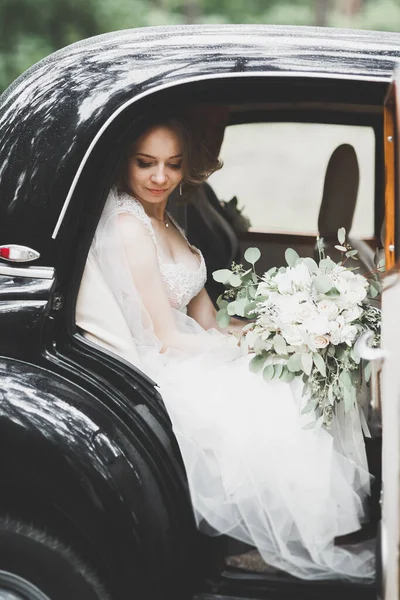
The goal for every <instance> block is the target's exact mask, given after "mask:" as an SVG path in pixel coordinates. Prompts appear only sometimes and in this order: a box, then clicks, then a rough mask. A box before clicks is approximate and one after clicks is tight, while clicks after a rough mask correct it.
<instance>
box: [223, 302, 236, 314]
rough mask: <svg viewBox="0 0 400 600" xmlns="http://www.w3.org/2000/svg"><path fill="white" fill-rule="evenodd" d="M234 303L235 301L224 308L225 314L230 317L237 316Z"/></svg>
mask: <svg viewBox="0 0 400 600" xmlns="http://www.w3.org/2000/svg"><path fill="white" fill-rule="evenodd" d="M236 302H237V300H234V301H233V302H229V304H228V306H227V307H226V312H227V313H228V315H230V316H231V317H233V315H237V312H236Z"/></svg>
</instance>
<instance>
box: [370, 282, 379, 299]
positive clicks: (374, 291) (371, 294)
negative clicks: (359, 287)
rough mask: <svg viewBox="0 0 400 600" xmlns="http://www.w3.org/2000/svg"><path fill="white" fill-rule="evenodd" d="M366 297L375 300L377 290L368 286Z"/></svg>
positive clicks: (377, 294) (377, 293)
mask: <svg viewBox="0 0 400 600" xmlns="http://www.w3.org/2000/svg"><path fill="white" fill-rule="evenodd" d="M368 296H369V297H370V298H376V297H377V296H379V292H378V290H377V289H376V288H375V287H374V286H373V285H372V284H370V285H369V286H368Z"/></svg>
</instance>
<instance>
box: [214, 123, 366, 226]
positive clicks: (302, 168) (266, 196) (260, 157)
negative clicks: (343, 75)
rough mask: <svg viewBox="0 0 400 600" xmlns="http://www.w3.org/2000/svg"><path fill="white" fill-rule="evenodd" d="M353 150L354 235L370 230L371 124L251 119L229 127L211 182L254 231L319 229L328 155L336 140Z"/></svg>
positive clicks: (335, 144)
mask: <svg viewBox="0 0 400 600" xmlns="http://www.w3.org/2000/svg"><path fill="white" fill-rule="evenodd" d="M345 143H346V144H351V145H352V146H353V147H354V149H355V151H356V154H357V159H358V163H359V168H360V185H359V191H358V198H357V207H356V212H355V216H354V220H353V227H352V235H353V236H355V237H370V236H372V235H373V231H374V185H375V182H374V171H375V134H374V131H373V129H372V128H371V127H365V126H351V125H331V124H321V123H251V124H243V125H232V126H230V127H228V128H227V130H226V132H225V138H224V142H223V145H222V149H221V158H222V160H223V162H224V167H223V168H222V169H221V170H220V171H218V172H216V173H214V174H213V175H212V177H211V178H210V184H211V185H212V187H213V188H214V190H215V192H216V194H217V196H218V197H219V198H220V199H221V200H225V201H227V200H230V199H231V198H232V197H233V196H237V198H238V206H239V208H242V209H243V213H244V214H245V215H246V216H248V217H249V219H250V222H251V226H252V229H253V230H256V231H270V232H274V231H280V232H289V233H304V234H311V235H316V234H317V222H318V214H319V208H320V204H321V200H322V192H323V186H324V178H325V173H326V168H327V165H328V162H329V159H330V157H331V155H332V153H333V151H334V150H335V149H336V148H337V147H338V146H339V145H340V144H345Z"/></svg>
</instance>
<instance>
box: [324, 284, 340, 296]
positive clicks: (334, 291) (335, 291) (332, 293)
mask: <svg viewBox="0 0 400 600" xmlns="http://www.w3.org/2000/svg"><path fill="white" fill-rule="evenodd" d="M325 296H328V298H337V297H338V296H340V292H339V290H338V289H336V288H335V287H333V288H331V289H330V290H329V292H325Z"/></svg>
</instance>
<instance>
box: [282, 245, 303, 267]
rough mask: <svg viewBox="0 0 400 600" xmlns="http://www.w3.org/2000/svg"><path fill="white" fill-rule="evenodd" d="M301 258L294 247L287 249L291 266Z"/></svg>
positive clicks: (287, 258)
mask: <svg viewBox="0 0 400 600" xmlns="http://www.w3.org/2000/svg"><path fill="white" fill-rule="evenodd" d="M299 258H300V257H299V255H298V254H297V252H296V250H293V248H287V249H286V252H285V259H286V262H287V264H288V265H289V267H294V266H295V264H296V262H297V261H298V260H299Z"/></svg>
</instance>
